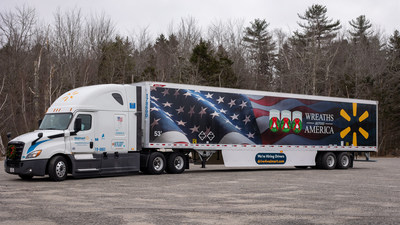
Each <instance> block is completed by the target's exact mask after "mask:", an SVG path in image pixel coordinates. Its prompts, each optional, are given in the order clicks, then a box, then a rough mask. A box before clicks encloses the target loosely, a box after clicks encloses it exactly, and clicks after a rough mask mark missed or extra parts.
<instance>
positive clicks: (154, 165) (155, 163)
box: [146, 152, 166, 174]
mask: <svg viewBox="0 0 400 225" xmlns="http://www.w3.org/2000/svg"><path fill="white" fill-rule="evenodd" d="M165 164H166V163H165V157H164V155H163V154H162V153H160V152H153V153H151V154H150V157H149V163H148V164H147V170H146V172H147V173H149V174H162V173H163V172H164V169H165Z"/></svg>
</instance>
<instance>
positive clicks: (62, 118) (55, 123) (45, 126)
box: [39, 113, 72, 130]
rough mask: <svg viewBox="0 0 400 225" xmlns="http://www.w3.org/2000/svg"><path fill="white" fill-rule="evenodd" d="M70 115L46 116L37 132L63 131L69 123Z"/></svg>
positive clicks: (56, 114)
mask: <svg viewBox="0 0 400 225" xmlns="http://www.w3.org/2000/svg"><path fill="white" fill-rule="evenodd" d="M71 118H72V113H55V114H46V115H45V116H44V118H43V121H42V123H41V124H40V127H39V130H65V129H67V127H68V125H69V122H70V121H71Z"/></svg>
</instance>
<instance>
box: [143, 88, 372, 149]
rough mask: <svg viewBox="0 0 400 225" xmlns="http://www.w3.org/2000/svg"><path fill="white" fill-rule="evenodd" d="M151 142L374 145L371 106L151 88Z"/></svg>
mask: <svg viewBox="0 0 400 225" xmlns="http://www.w3.org/2000/svg"><path fill="white" fill-rule="evenodd" d="M149 119H150V131H151V135H150V142H151V143H191V144H257V145H260V144H262V145H342V144H343V145H354V146H376V105H369V104H357V103H345V102H333V101H320V100H306V99H296V98H284V97H271V96H256V95H246V94H237V93H225V92H212V91H195V90H188V89H174V88H164V87H151V93H150V118H149Z"/></svg>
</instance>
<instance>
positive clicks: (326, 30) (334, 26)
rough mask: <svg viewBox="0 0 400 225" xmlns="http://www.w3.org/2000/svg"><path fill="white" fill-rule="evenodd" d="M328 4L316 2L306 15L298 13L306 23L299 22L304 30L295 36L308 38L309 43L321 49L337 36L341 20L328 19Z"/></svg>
mask: <svg viewBox="0 0 400 225" xmlns="http://www.w3.org/2000/svg"><path fill="white" fill-rule="evenodd" d="M327 11H328V10H327V8H326V6H323V5H318V4H314V5H312V6H311V7H309V8H308V9H307V10H306V12H305V13H304V15H300V14H298V16H299V18H300V19H302V20H305V21H306V22H305V23H300V22H298V25H299V26H300V27H301V28H303V32H299V31H296V32H295V36H296V37H297V38H299V39H303V40H306V42H307V44H309V45H312V46H315V45H316V46H317V47H318V48H319V49H320V48H321V47H323V45H324V44H327V43H329V42H330V41H331V40H332V39H333V38H335V37H336V34H337V32H336V31H337V30H339V29H340V28H341V25H340V21H339V20H336V21H335V22H333V19H328V17H327V16H326V13H327Z"/></svg>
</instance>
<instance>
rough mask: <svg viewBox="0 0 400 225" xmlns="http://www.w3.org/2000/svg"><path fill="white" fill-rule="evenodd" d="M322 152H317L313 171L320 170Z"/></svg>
mask: <svg viewBox="0 0 400 225" xmlns="http://www.w3.org/2000/svg"><path fill="white" fill-rule="evenodd" d="M323 154H324V152H318V153H317V156H316V157H315V166H314V169H322V156H323Z"/></svg>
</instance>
